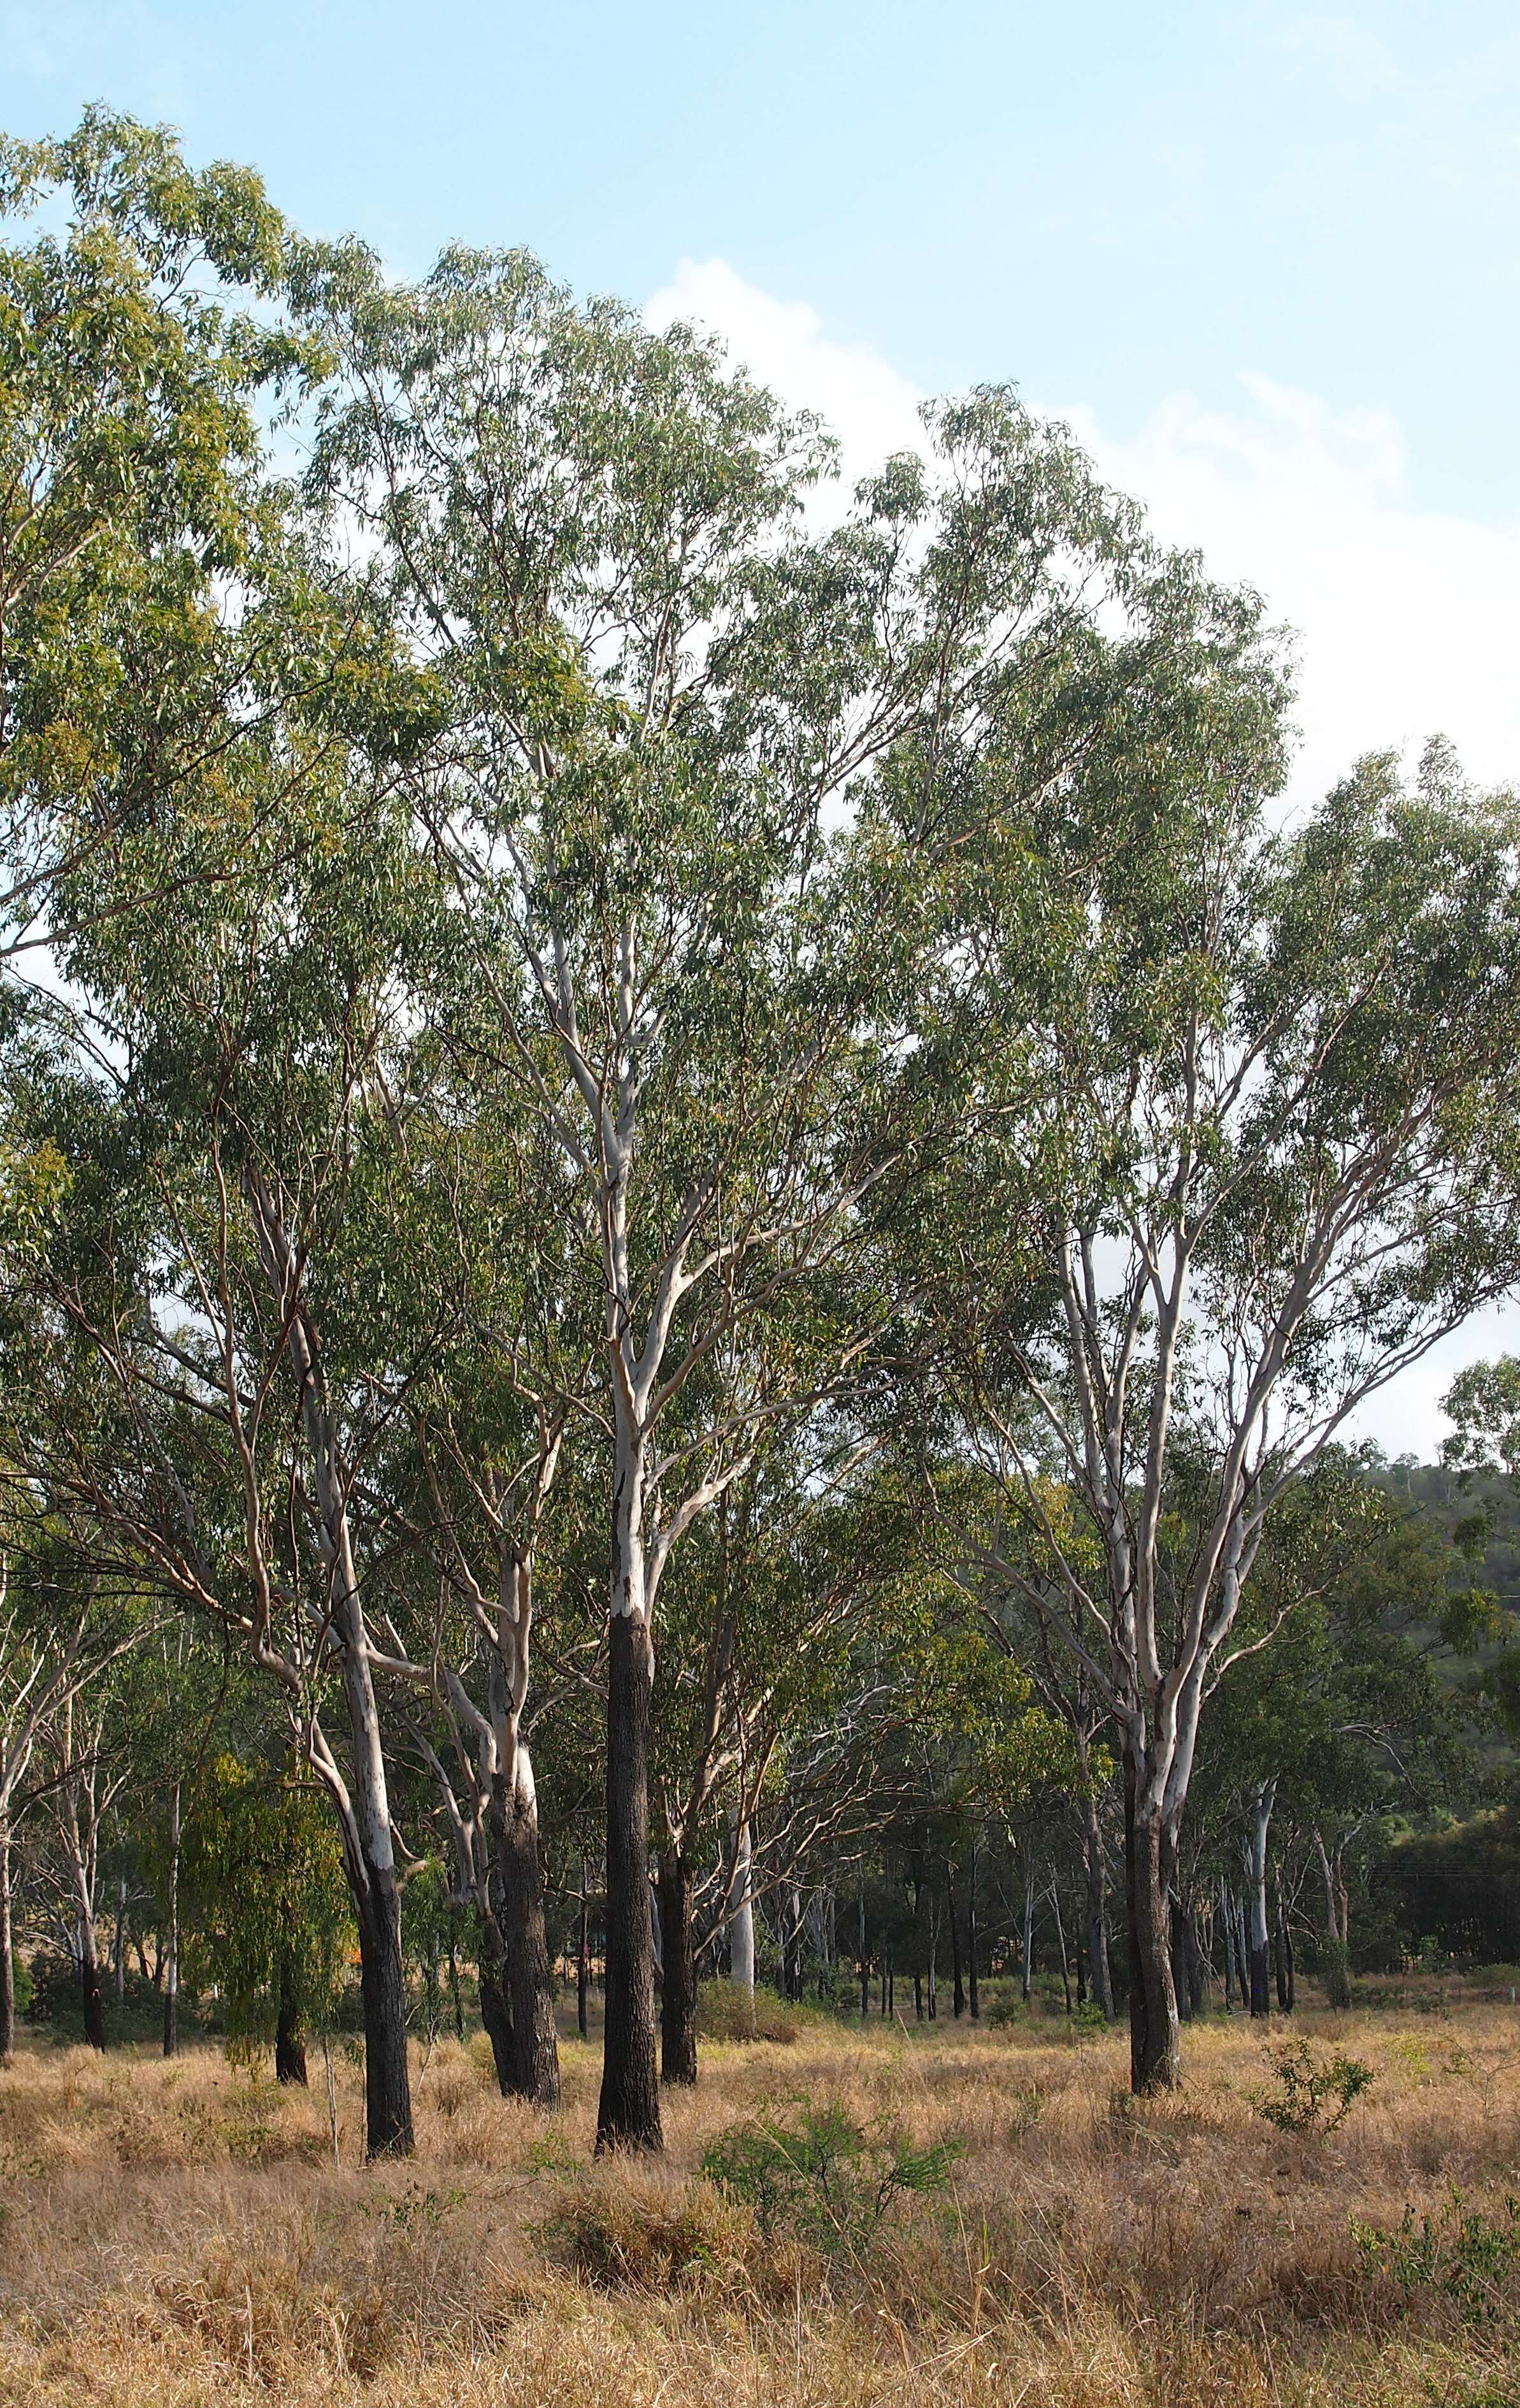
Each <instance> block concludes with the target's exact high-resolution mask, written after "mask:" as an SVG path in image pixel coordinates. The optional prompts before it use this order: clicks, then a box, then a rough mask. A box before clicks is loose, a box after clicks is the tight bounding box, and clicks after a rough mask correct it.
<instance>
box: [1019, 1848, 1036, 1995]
mask: <svg viewBox="0 0 1520 2408" xmlns="http://www.w3.org/2000/svg"><path fill="white" fill-rule="evenodd" d="M1034 1985H1035V1869H1034V1867H1033V1865H1030V1864H1026V1865H1025V1869H1024V1946H1023V1951H1022V1954H1021V1957H1020V1995H1021V1997H1022V1998H1023V2000H1024V2003H1025V2006H1027V2005H1028V2003H1029V1998H1030V1993H1031V1992H1032V1991H1033V1989H1034Z"/></svg>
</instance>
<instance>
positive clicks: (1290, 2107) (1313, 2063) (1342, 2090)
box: [1253, 2040, 1372, 2132]
mask: <svg viewBox="0 0 1520 2408" xmlns="http://www.w3.org/2000/svg"><path fill="white" fill-rule="evenodd" d="M1267 2054H1268V2059H1269V2063H1270V2065H1271V2069H1272V2071H1273V2073H1274V2074H1275V2075H1276V2077H1277V2082H1278V2085H1279V2087H1278V2095H1277V2096H1276V2097H1275V2098H1273V2097H1271V2096H1270V2095H1269V2094H1268V2093H1267V2092H1265V2091H1258V2092H1257V2093H1256V2096H1255V2100H1254V2102H1253V2103H1254V2104H1255V2110H1256V2113H1257V2114H1258V2115H1264V2116H1265V2117H1266V2119H1267V2121H1268V2123H1269V2124H1275V2125H1276V2126H1277V2128H1278V2130H1279V2131H1280V2132H1333V2131H1334V2130H1335V2128H1336V2127H1337V2125H1339V2124H1343V2123H1344V2122H1345V2120H1346V2117H1347V2116H1348V2115H1349V2114H1350V2113H1351V2111H1352V2108H1353V2107H1354V2106H1355V2103H1356V2101H1357V2100H1358V2099H1359V2098H1360V2097H1361V2095H1362V2093H1363V2091H1364V2090H1369V2089H1370V2088H1371V2086H1372V2069H1371V2067H1370V2066H1369V2065H1364V2064H1363V2063H1362V2061H1361V2059H1360V2057H1328V2058H1324V2059H1321V2058H1316V2057H1315V2055H1314V2052H1313V2050H1312V2048H1311V2047H1310V2045H1309V2042H1307V2041H1306V2040H1297V2041H1287V2042H1284V2044H1283V2047H1281V2048H1273V2049H1269V2051H1268V2053H1267Z"/></svg>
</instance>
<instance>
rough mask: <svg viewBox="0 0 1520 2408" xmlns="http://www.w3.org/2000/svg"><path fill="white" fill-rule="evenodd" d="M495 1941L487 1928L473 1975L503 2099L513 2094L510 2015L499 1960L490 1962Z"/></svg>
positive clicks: (482, 2019)
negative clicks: (474, 1974) (478, 1992)
mask: <svg viewBox="0 0 1520 2408" xmlns="http://www.w3.org/2000/svg"><path fill="white" fill-rule="evenodd" d="M494 1956H495V1942H494V1941H493V1939H492V1937H491V1934H490V1933H489V1932H487V1933H485V1934H483V1935H482V1937H481V1940H480V1957H479V1959H478V1962H477V1965H476V1979H477V1983H478V1985H479V1987H480V2021H481V2023H482V2024H484V2026H485V2036H486V2038H487V2040H488V2041H489V2042H491V2056H492V2059H493V2061H494V2063H495V2069H496V2087H497V2089H498V2090H499V2091H500V2092H501V2095H502V2097H503V2098H504V2099H509V2098H510V2097H511V2095H512V2073H513V2070H514V2068H513V2056H512V2018H511V2012H510V2010H509V2007H508V2004H507V1985H506V1983H505V1981H504V1980H503V1978H502V1968H501V1966H500V1965H499V1963H493V1962H492V1958H493V1957H494Z"/></svg>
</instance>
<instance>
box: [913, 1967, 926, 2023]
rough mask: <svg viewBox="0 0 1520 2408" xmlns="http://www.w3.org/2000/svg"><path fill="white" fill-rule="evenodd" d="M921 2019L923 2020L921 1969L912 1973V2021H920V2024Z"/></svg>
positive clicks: (922, 1980) (922, 1976) (922, 1979)
mask: <svg viewBox="0 0 1520 2408" xmlns="http://www.w3.org/2000/svg"><path fill="white" fill-rule="evenodd" d="M923 2020H924V1975H923V1972H922V1971H916V1972H915V1973H914V1975H913V2021H914V2022H915V2023H920V2024H921V2023H922V2022H923Z"/></svg>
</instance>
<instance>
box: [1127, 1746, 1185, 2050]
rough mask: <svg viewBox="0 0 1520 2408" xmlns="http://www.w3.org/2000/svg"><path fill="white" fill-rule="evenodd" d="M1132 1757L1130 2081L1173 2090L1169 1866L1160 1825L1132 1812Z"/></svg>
mask: <svg viewBox="0 0 1520 2408" xmlns="http://www.w3.org/2000/svg"><path fill="white" fill-rule="evenodd" d="M1135 1792H1136V1777H1135V1766H1134V1760H1133V1758H1132V1757H1130V1756H1127V1755H1126V1763H1125V1902H1126V1908H1127V1916H1126V1920H1127V1922H1128V1926H1129V2083H1130V2088H1131V2089H1132V2090H1134V2091H1136V2092H1140V2091H1145V2090H1174V2089H1176V2087H1177V2085H1178V2084H1179V2083H1180V2082H1181V2080H1182V2052H1181V2048H1180V2044H1179V2033H1178V2024H1177V1994H1176V1992H1175V1990H1174V1989H1173V1987H1172V1980H1171V1949H1170V1945H1169V1942H1170V1936H1171V1935H1170V1931H1169V1923H1170V1919H1171V1918H1170V1915H1169V1903H1168V1894H1169V1889H1170V1886H1171V1885H1170V1880H1169V1874H1170V1870H1171V1869H1170V1866H1169V1864H1168V1863H1167V1861H1166V1858H1167V1854H1168V1851H1167V1848H1166V1844H1165V1841H1164V1838H1163V1834H1162V1831H1161V1828H1160V1826H1159V1824H1158V1823H1156V1822H1154V1821H1152V1820H1150V1819H1148V1818H1142V1817H1141V1816H1140V1814H1139V1813H1137V1811H1136V1795H1135Z"/></svg>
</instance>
